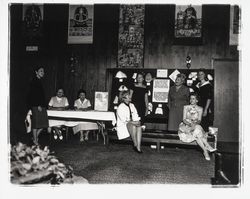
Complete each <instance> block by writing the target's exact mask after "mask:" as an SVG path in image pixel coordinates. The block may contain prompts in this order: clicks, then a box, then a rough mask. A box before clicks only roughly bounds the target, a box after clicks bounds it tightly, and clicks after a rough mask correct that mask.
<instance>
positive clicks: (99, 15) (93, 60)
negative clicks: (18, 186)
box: [10, 4, 238, 135]
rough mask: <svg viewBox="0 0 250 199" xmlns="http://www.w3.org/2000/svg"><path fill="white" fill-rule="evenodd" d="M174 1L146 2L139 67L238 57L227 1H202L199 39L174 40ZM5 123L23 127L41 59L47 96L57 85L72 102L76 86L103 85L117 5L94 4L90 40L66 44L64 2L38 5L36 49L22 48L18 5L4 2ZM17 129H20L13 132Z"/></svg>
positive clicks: (112, 54)
mask: <svg viewBox="0 0 250 199" xmlns="http://www.w3.org/2000/svg"><path fill="white" fill-rule="evenodd" d="M174 12H175V5H146V9H145V36H144V39H145V45H144V68H185V64H186V63H185V59H186V56H187V55H190V56H191V58H192V68H200V67H204V68H207V69H210V68H211V59H212V58H228V59H238V51H237V49H236V47H230V46H229V13H230V6H229V5H203V42H202V45H185V43H184V44H183V45H175V44H174ZM10 16H11V18H10V22H11V24H10V25H11V26H10V38H11V39H10V127H11V132H12V134H18V135H21V134H22V132H23V131H24V123H23V120H24V117H25V114H26V111H27V109H26V106H25V104H26V101H25V100H26V95H27V87H28V82H29V80H30V77H31V76H32V73H33V67H34V66H35V65H37V64H42V65H44V67H45V70H46V77H45V79H44V83H45V88H46V97H47V101H48V100H49V98H50V97H51V96H52V95H54V94H55V90H56V88H57V87H58V86H63V87H64V88H65V93H66V95H67V97H68V98H69V100H70V104H71V106H72V104H73V101H74V100H75V99H76V97H77V96H76V93H77V90H78V89H79V88H83V89H85V90H86V91H87V97H88V98H89V99H90V100H91V101H92V103H93V98H94V92H95V91H105V90H106V82H105V80H106V78H105V76H106V69H107V68H114V67H116V65H117V54H118V52H117V49H118V28H119V5H118V4H96V5H94V35H93V37H94V38H93V44H77V45H69V44H67V25H68V5H67V4H45V5H44V35H43V38H42V39H41V40H40V41H39V51H38V52H33V53H29V52H26V51H25V45H24V41H23V39H22V37H21V34H20V33H21V30H22V5H21V4H12V5H11V6H10ZM72 54H74V55H75V56H76V57H77V58H78V61H79V63H78V65H77V67H76V73H74V74H73V73H70V68H69V59H70V56H71V55H72ZM18 132H20V133H18Z"/></svg>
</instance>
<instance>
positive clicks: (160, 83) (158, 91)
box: [152, 79, 170, 103]
mask: <svg viewBox="0 0 250 199" xmlns="http://www.w3.org/2000/svg"><path fill="white" fill-rule="evenodd" d="M169 86H170V82H169V79H154V83H153V95H152V101H153V102H158V103H167V102H168V92H169Z"/></svg>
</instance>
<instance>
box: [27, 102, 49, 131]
mask: <svg viewBox="0 0 250 199" xmlns="http://www.w3.org/2000/svg"><path fill="white" fill-rule="evenodd" d="M48 126H49V121H48V114H47V110H46V108H44V107H43V108H42V111H39V110H38V107H32V118H31V127H32V129H41V128H48Z"/></svg>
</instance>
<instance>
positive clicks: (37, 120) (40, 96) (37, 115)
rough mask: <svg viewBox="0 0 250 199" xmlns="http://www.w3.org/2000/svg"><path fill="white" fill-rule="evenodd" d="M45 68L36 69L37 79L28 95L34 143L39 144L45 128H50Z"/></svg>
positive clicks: (31, 85)
mask: <svg viewBox="0 0 250 199" xmlns="http://www.w3.org/2000/svg"><path fill="white" fill-rule="evenodd" d="M44 74H45V72H44V68H43V67H42V66H38V67H37V68H36V69H35V77H34V78H33V79H32V81H31V82H30V88H29V93H28V99H27V103H28V108H29V109H30V110H31V111H32V119H31V128H32V133H33V142H34V144H36V145H37V144H38V136H39V134H40V133H41V131H42V130H43V128H47V127H48V116H47V111H46V108H45V107H46V102H45V94H44V88H43V85H42V78H43V77H44Z"/></svg>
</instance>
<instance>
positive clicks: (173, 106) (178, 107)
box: [168, 73, 190, 132]
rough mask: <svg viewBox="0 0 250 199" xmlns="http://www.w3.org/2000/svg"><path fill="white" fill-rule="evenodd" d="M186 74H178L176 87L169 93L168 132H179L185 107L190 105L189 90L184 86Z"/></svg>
mask: <svg viewBox="0 0 250 199" xmlns="http://www.w3.org/2000/svg"><path fill="white" fill-rule="evenodd" d="M185 79H186V76H185V74H182V73H180V74H178V75H177V77H176V79H175V85H174V86H172V87H171V88H170V90H169V93H168V108H169V117H168V130H169V131H174V132H177V131H178V128H179V124H180V123H181V121H182V118H183V107H184V106H185V105H188V104H189V94H190V92H189V88H188V87H187V86H185V85H184V82H185Z"/></svg>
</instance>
